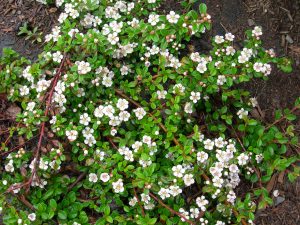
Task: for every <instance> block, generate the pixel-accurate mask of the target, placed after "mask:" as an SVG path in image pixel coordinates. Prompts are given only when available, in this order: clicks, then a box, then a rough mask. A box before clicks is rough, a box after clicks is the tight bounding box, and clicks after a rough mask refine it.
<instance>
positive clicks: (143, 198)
mask: <svg viewBox="0 0 300 225" xmlns="http://www.w3.org/2000/svg"><path fill="white" fill-rule="evenodd" d="M150 199H151V198H150V196H149V195H148V194H144V193H142V194H141V201H142V202H145V203H149V202H150Z"/></svg>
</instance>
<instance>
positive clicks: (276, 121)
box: [265, 106, 299, 130]
mask: <svg viewBox="0 0 300 225" xmlns="http://www.w3.org/2000/svg"><path fill="white" fill-rule="evenodd" d="M297 109H299V106H295V107H294V108H293V109H292V110H291V111H290V112H291V113H292V112H295V111H296V110H297ZM284 119H286V116H285V115H284V116H282V117H281V118H279V119H278V120H275V121H274V122H273V123H272V124H270V125H269V126H267V127H266V129H265V130H268V129H270V128H271V127H272V126H274V125H275V124H277V123H280V122H281V121H282V120H284Z"/></svg>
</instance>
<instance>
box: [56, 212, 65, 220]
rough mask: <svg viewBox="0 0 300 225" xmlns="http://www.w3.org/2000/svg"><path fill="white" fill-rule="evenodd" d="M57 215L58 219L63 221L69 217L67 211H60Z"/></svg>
mask: <svg viewBox="0 0 300 225" xmlns="http://www.w3.org/2000/svg"><path fill="white" fill-rule="evenodd" d="M57 215H58V218H59V219H62V220H65V219H67V217H68V215H67V213H66V211H63V210H59V211H58V214H57Z"/></svg>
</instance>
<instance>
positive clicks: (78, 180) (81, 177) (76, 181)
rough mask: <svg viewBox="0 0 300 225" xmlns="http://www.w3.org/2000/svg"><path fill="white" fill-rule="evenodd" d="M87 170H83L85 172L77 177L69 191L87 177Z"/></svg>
mask: <svg viewBox="0 0 300 225" xmlns="http://www.w3.org/2000/svg"><path fill="white" fill-rule="evenodd" d="M86 174H87V173H86V172H83V173H81V174H80V175H79V176H78V177H77V179H76V180H75V181H74V182H73V183H72V184H71V185H70V186H69V187H68V192H69V191H70V190H71V189H72V188H73V187H75V186H76V184H78V183H79V182H80V181H81V180H82V179H83V178H85V176H86Z"/></svg>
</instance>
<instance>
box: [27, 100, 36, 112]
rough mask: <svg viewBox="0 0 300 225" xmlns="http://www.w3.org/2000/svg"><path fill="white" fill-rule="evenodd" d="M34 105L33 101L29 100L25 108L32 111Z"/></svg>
mask: <svg viewBox="0 0 300 225" xmlns="http://www.w3.org/2000/svg"><path fill="white" fill-rule="evenodd" d="M34 107H35V102H29V103H28V105H27V107H26V110H28V111H33V109H34Z"/></svg>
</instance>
